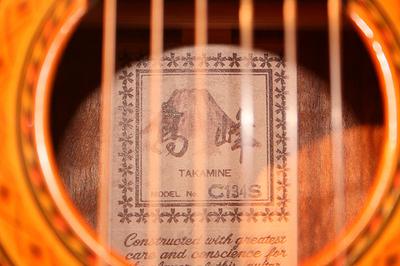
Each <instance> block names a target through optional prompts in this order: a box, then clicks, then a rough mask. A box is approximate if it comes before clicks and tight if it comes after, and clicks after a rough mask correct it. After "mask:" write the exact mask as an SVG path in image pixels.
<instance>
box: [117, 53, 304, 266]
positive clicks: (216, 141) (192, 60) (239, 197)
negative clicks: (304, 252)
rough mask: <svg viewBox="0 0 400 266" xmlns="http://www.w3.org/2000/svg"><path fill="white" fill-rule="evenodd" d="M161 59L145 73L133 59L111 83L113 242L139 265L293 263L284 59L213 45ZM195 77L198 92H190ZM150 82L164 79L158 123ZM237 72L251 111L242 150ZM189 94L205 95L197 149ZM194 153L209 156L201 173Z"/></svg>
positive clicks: (293, 205) (143, 64)
mask: <svg viewBox="0 0 400 266" xmlns="http://www.w3.org/2000/svg"><path fill="white" fill-rule="evenodd" d="M161 64H162V67H161V69H156V70H154V69H153V70H152V69H151V62H149V61H146V60H141V61H137V62H132V63H131V64H130V65H129V66H127V67H125V68H124V69H122V70H121V71H120V72H119V73H118V76H117V83H116V86H115V88H114V95H113V104H114V107H113V110H114V113H113V121H114V122H113V163H112V171H113V178H112V189H111V191H112V192H111V202H110V204H111V210H112V211H111V215H112V217H111V228H110V239H111V245H112V247H114V248H115V249H117V250H118V251H119V252H120V253H121V254H122V255H123V256H124V257H125V258H126V260H127V261H129V262H130V263H132V264H136V265H219V266H223V265H226V266H233V265H295V264H296V263H297V211H296V209H297V198H296V189H297V184H296V176H294V174H295V173H296V172H295V169H290V167H289V165H288V160H289V157H290V156H292V155H294V154H295V153H296V151H290V150H289V148H288V147H290V141H291V138H290V135H291V134H297V132H287V111H288V109H289V108H290V106H287V97H291V95H290V93H291V90H290V88H288V87H287V79H288V73H287V72H286V70H285V63H284V61H283V60H282V58H281V57H279V56H276V55H274V54H270V53H267V52H259V51H258V52H256V51H252V52H243V51H241V50H240V49H239V48H237V47H230V46H209V47H207V48H206V49H205V51H204V54H202V56H201V57H197V58H196V57H195V51H194V49H193V48H190V47H188V48H180V49H177V50H172V51H167V52H166V53H165V54H164V56H163V59H162V62H161ZM195 70H196V71H197V75H199V76H201V78H202V80H203V81H204V82H203V86H202V88H196V84H197V83H196V81H195V76H196V72H195ZM151 75H159V77H160V81H161V94H160V95H159V97H160V105H161V106H160V107H159V110H160V112H159V116H157V117H150V115H149V114H150V110H149V108H150V107H149V106H150V103H149V92H148V91H149V86H150V79H151ZM244 75H245V76H246V77H247V78H246V83H247V84H246V86H250V88H251V89H252V101H251V102H252V109H253V110H254V112H253V115H252V124H253V129H252V132H253V134H252V136H251V138H250V139H251V140H250V141H248V142H247V144H246V145H247V148H246V149H244V148H243V142H242V141H241V140H242V137H243V136H242V134H243V130H242V128H241V126H242V122H241V119H242V118H243V116H242V115H241V112H242V107H243V106H241V97H242V94H241V92H242V88H243V80H244V79H243V76H244ZM196 95H197V96H198V95H200V96H201V97H203V99H205V114H206V115H205V116H203V119H205V121H202V122H204V123H202V124H203V125H204V127H203V128H202V130H203V131H204V134H205V140H206V143H205V144H204V145H203V146H202V147H201V148H199V147H198V146H196V145H194V142H195V137H196V134H195V128H196V127H195V124H196V119H200V118H199V117H198V116H196V111H195V105H194V103H195V97H196ZM294 97H295V95H294ZM154 128H160V132H159V137H158V138H157V141H155V142H154V141H151V140H150V139H149V132H150V131H151V130H153V129H154ZM292 146H293V145H292ZM244 150H246V151H248V150H250V151H251V153H252V158H253V160H252V163H251V165H250V166H251V167H246V168H244V167H243V160H242V159H243V151H244ZM150 153H152V154H153V155H156V156H157V158H158V160H159V162H160V176H159V180H158V181H157V183H158V185H159V186H158V187H157V188H154V187H152V186H151V185H150V182H151V181H152V180H151V177H150V176H149V174H148V173H149V169H151V167H152V162H151V161H149V160H148V158H149V154H150ZM199 154H202V155H205V158H206V161H205V163H204V165H203V166H202V167H199V166H198V165H197V164H196V163H195V160H196V156H199ZM243 169H246V170H243ZM243 171H246V173H244V172H243ZM199 182H201V184H202V186H201V188H202V189H203V190H204V191H198V188H199V186H197V185H196V184H199ZM150 187H151V190H152V191H149V188H150ZM196 228H202V230H195V229H196ZM151 230H155V231H156V232H157V236H156V237H154V234H149V232H150V231H151ZM149 235H152V237H151V238H149V237H148V236H149Z"/></svg>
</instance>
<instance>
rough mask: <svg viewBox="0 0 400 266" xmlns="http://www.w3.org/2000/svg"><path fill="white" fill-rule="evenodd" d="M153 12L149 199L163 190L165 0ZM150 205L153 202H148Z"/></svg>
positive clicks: (156, 0) (153, 249)
mask: <svg viewBox="0 0 400 266" xmlns="http://www.w3.org/2000/svg"><path fill="white" fill-rule="evenodd" d="M150 12H151V14H150V19H151V21H150V73H151V75H150V80H149V82H150V83H149V108H150V112H149V117H150V118H151V119H152V120H153V121H155V123H153V124H152V128H151V130H149V143H148V147H147V149H148V150H149V152H148V158H147V168H148V176H149V178H148V180H149V184H148V189H147V199H148V201H149V202H150V201H151V194H152V192H154V191H160V185H161V184H160V177H161V176H160V169H161V160H160V157H159V154H158V153H157V152H152V148H153V147H152V145H156V147H155V148H156V149H158V148H159V145H158V143H159V141H160V139H161V136H160V134H162V132H161V126H160V125H161V122H162V121H161V120H162V113H161V97H160V95H161V89H162V66H161V59H162V53H163V42H164V0H152V1H151V11H150ZM149 205H151V203H149ZM146 232H147V234H146V236H147V238H148V239H157V237H159V235H160V226H159V224H158V223H155V225H152V223H148V224H147V230H146ZM147 252H148V254H154V256H155V258H158V257H159V252H160V251H159V248H158V247H157V246H156V245H154V246H152V245H149V246H147Z"/></svg>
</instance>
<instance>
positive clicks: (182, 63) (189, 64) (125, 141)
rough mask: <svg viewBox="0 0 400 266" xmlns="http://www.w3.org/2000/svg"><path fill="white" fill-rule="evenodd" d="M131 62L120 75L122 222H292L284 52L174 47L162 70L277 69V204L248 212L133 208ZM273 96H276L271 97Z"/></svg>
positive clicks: (144, 64)
mask: <svg viewBox="0 0 400 266" xmlns="http://www.w3.org/2000/svg"><path fill="white" fill-rule="evenodd" d="M127 63H128V64H127V66H126V67H125V68H123V69H122V70H121V71H120V74H119V75H118V79H119V80H120V81H121V82H122V86H121V88H120V89H119V91H118V96H119V97H120V99H118V100H119V103H120V105H119V106H118V107H117V108H118V110H119V111H120V112H121V117H120V118H119V120H118V127H119V130H118V132H120V134H119V136H118V142H119V143H120V147H119V149H120V151H119V152H118V158H119V159H120V164H119V167H118V173H119V175H120V182H119V184H118V189H119V190H120V192H121V197H120V199H119V200H118V205H119V206H121V210H120V211H118V214H117V216H118V217H117V218H118V219H119V221H120V223H131V222H132V221H134V222H136V223H147V222H158V223H178V222H184V223H194V222H207V223H221V222H222V223H225V222H232V223H234V222H244V221H247V222H258V221H263V222H273V221H278V222H287V221H288V220H289V211H288V209H287V206H288V202H289V198H288V186H289V181H288V171H289V169H288V165H287V157H288V156H289V153H288V148H287V141H288V137H287V127H286V110H287V103H286V96H287V94H288V91H287V84H286V80H287V76H286V70H285V62H284V59H283V58H282V57H279V56H275V55H270V54H269V53H264V54H263V56H256V55H254V54H253V53H248V54H247V56H240V55H239V54H238V53H231V54H226V55H225V54H223V53H222V52H217V53H216V54H214V55H206V54H203V55H202V56H200V57H196V56H194V55H192V53H186V54H185V55H179V54H177V53H174V52H170V53H169V54H167V55H165V56H164V57H163V58H162V60H161V67H162V68H163V69H173V68H179V67H185V68H188V69H194V67H195V65H196V66H197V67H203V68H204V67H205V68H207V69H217V68H228V69H240V68H246V69H248V70H254V69H263V70H265V69H270V70H271V71H272V73H273V74H272V79H273V86H274V97H275V101H274V103H275V104H274V106H273V108H274V112H275V113H274V115H275V121H274V123H275V129H276V132H275V135H274V136H272V137H273V139H274V146H273V147H274V156H275V158H274V160H275V167H274V168H273V169H272V171H273V172H274V177H275V184H273V186H276V188H275V190H276V192H277V193H275V198H274V202H275V205H276V206H275V207H273V208H254V207H249V208H247V209H248V210H247V211H241V209H243V208H240V209H239V208H237V207H235V208H225V207H224V208H221V207H209V208H203V209H202V211H199V210H196V211H194V209H192V208H185V207H177V208H156V209H153V210H151V211H148V210H147V209H148V208H146V209H145V208H139V209H135V208H134V195H133V194H134V182H133V181H132V180H134V179H133V178H130V177H131V176H132V175H134V172H135V171H137V170H138V169H134V163H133V158H134V153H135V152H138V150H137V149H138V147H134V139H133V138H134V135H133V134H131V133H129V131H130V130H133V128H134V121H133V119H131V118H130V117H129V115H130V114H132V113H133V112H135V111H137V110H136V109H137V108H140V107H139V106H135V104H134V102H133V99H134V97H135V96H137V95H134V93H135V92H134V89H133V87H132V85H133V84H134V79H135V75H134V73H133V72H132V71H131V70H129V68H130V67H132V66H133V65H132V62H131V61H130V62H127ZM135 67H136V68H142V69H149V68H150V67H151V62H150V61H149V60H141V61H138V62H136V63H135ZM270 97H272V95H271V96H270Z"/></svg>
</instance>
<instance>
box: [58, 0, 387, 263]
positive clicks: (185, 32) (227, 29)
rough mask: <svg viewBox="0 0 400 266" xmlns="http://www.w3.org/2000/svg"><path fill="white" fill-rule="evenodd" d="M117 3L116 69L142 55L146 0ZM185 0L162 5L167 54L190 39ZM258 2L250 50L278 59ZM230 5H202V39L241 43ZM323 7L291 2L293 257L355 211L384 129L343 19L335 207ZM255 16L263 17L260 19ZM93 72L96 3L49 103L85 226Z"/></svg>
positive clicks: (93, 176) (96, 65) (366, 64)
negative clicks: (295, 15) (294, 27)
mask: <svg viewBox="0 0 400 266" xmlns="http://www.w3.org/2000/svg"><path fill="white" fill-rule="evenodd" d="M119 2H121V5H120V8H119V10H118V12H119V13H118V19H119V20H118V26H119V27H118V31H117V51H116V52H117V57H118V62H117V65H118V70H120V69H122V68H123V67H125V66H126V65H129V64H130V63H132V62H135V61H137V60H140V59H143V58H145V57H147V56H148V55H149V28H148V26H149V25H148V13H149V6H148V3H147V2H146V3H134V2H141V1H126V2H125V1H119ZM187 2H189V1H185V3H182V1H166V4H165V6H166V13H165V16H166V18H165V21H166V23H165V24H166V25H165V31H164V33H165V38H164V49H165V50H170V49H176V48H179V47H186V46H192V45H193V43H194V39H193V36H194V31H193V24H190V23H189V22H192V21H193V20H192V19H191V17H192V15H193V12H192V13H191V12H184V11H185V10H189V11H190V10H192V11H193V5H192V4H193V3H187ZM262 2H263V1H256V2H255V6H256V9H255V10H256V12H255V22H256V27H255V29H254V47H255V49H257V50H260V51H266V52H268V53H271V54H277V55H283V47H284V46H283V44H284V42H283V31H282V14H281V13H280V12H278V13H276V12H277V11H279V9H277V7H280V5H279V2H276V3H275V2H271V1H264V3H262ZM265 2H268V3H270V2H271V3H272V4H266V3H265ZM135 5H137V6H135ZM237 6H238V3H237V2H236V1H231V2H229V3H228V2H227V1H210V3H209V14H210V22H209V30H208V38H209V40H208V41H209V43H210V44H223V45H239V37H240V36H239V30H238V18H237V15H235V14H237ZM128 7H129V8H128ZM135 10H136V11H135ZM138 10H140V11H138ZM316 10H318V12H316ZM325 10H326V6H325V5H323V4H321V3H320V1H307V3H305V4H304V5H302V4H299V29H298V44H297V48H298V76H297V90H298V96H297V98H298V119H299V120H298V129H297V133H298V149H297V155H298V178H299V182H298V185H297V188H298V193H299V194H298V233H299V239H298V250H299V258H300V259H305V258H307V257H309V256H311V255H313V254H315V253H316V252H318V250H320V249H321V248H322V247H323V246H324V245H326V244H327V243H329V241H331V240H333V239H334V238H335V237H336V236H337V235H336V234H337V233H338V232H335V230H332V228H334V221H335V219H336V217H337V216H340V217H343V219H344V221H345V223H344V224H343V225H342V226H343V227H342V228H344V227H345V226H347V225H349V224H351V223H352V222H353V221H354V219H355V217H356V216H357V215H359V211H360V210H361V209H362V208H363V207H364V205H363V204H364V203H365V202H366V198H367V196H368V193H369V192H371V191H370V189H371V185H372V183H373V181H374V177H375V174H376V168H377V164H378V162H379V158H380V154H381V148H382V143H383V134H384V122H383V113H382V100H381V94H380V89H379V84H378V81H377V75H376V72H375V67H374V65H373V63H372V60H371V55H370V54H368V51H367V50H366V48H365V46H364V44H363V43H362V41H361V40H360V38H359V37H358V35H357V33H356V32H355V29H354V28H353V26H352V25H351V23H350V22H349V21H348V20H347V19H346V18H344V21H345V23H344V26H343V32H342V34H343V35H342V36H343V40H342V45H343V52H342V58H343V64H342V74H343V82H342V83H343V90H342V94H343V143H344V162H345V164H344V167H345V168H344V169H345V170H344V184H345V186H344V198H343V201H344V202H343V204H344V206H345V209H344V210H338V209H335V208H334V207H333V202H334V199H335V196H336V195H335V193H334V180H333V177H332V170H333V168H334V167H336V166H335V165H333V164H332V160H331V154H332V151H331V126H330V123H331V122H330V121H331V120H330V119H331V118H330V108H331V107H330V88H329V57H328V34H327V27H326V19H327V18H326V11H325ZM129 12H133V13H129ZM271 12H275V13H271ZM177 13H179V16H178V17H179V19H177V18H176V16H177V15H178V14H177ZM135 14H136V15H138V14H141V17H139V16H138V17H135ZM128 18H129V19H128ZM175 18H176V19H175ZM263 20H266V21H267V22H265V23H262V21H263ZM100 71H101V8H100V7H99V6H97V7H94V8H93V9H92V10H91V11H90V12H89V13H88V14H87V16H86V17H85V18H84V19H83V21H82V22H81V24H80V26H79V28H78V29H77V31H76V32H75V34H74V35H73V37H72V39H71V41H70V43H69V44H68V46H67V48H66V50H65V52H64V55H63V57H62V60H61V63H60V65H59V67H58V72H57V75H56V79H55V83H54V92H53V96H52V107H51V108H52V109H51V130H52V136H53V140H54V142H53V144H54V149H55V152H56V156H57V158H56V159H57V162H58V167H59V171H60V174H61V176H62V178H63V182H64V184H65V188H66V190H67V191H68V192H69V194H70V195H71V198H72V200H73V202H74V203H75V205H76V207H77V208H78V209H79V210H80V211H81V213H82V216H83V217H85V218H86V220H87V221H88V222H89V223H90V224H91V225H92V226H93V227H95V226H96V208H97V205H96V202H97V200H96V195H97V192H98V160H99V114H100V110H99V93H100V91H99V87H100V77H101V74H100Z"/></svg>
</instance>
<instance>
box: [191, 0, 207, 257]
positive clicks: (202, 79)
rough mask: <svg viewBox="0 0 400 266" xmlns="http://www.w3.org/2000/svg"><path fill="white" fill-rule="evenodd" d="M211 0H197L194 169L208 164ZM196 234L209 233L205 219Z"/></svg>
mask: <svg viewBox="0 0 400 266" xmlns="http://www.w3.org/2000/svg"><path fill="white" fill-rule="evenodd" d="M207 5H208V1H207V0H196V1H195V32H194V34H195V36H194V38H195V58H196V64H195V81H194V86H195V92H196V93H195V103H194V104H195V121H194V149H193V153H192V156H194V157H195V158H194V160H193V162H194V169H206V168H207V159H206V152H207V116H208V114H207V108H206V105H207V102H206V101H207V93H206V89H207V88H206V76H205V75H206V73H204V72H203V73H202V71H204V69H203V70H202V68H203V67H204V68H206V65H205V64H204V66H203V65H200V62H201V61H202V60H200V59H201V58H203V57H205V56H207V55H206V53H207V49H206V45H207V21H208V14H207V10H208V8H207ZM192 186H193V189H194V191H195V193H196V195H197V196H196V197H197V198H198V199H200V200H202V199H206V198H207V193H206V191H207V189H206V186H207V180H206V178H205V177H195V178H193V183H192ZM192 234H193V236H194V237H206V236H207V230H206V225H205V223H198V224H196V226H194V227H193V232H192ZM194 248H195V249H196V250H199V251H204V250H205V245H204V241H200V243H199V245H197V246H196V247H194ZM194 262H195V263H196V264H198V265H205V259H204V258H196V259H195V260H194Z"/></svg>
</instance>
